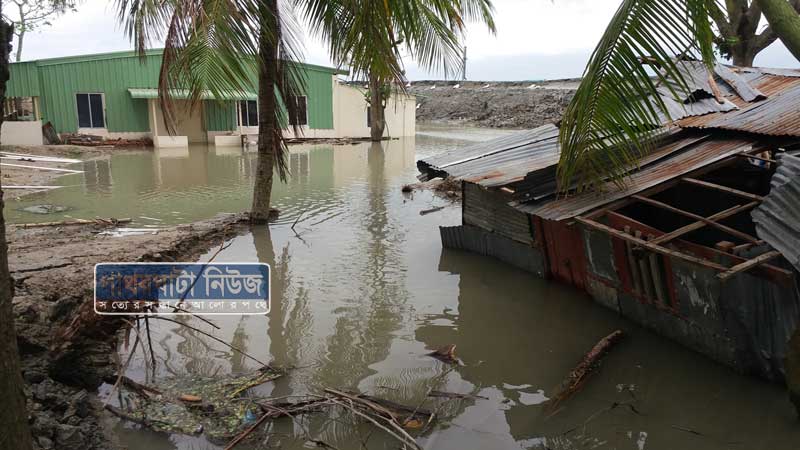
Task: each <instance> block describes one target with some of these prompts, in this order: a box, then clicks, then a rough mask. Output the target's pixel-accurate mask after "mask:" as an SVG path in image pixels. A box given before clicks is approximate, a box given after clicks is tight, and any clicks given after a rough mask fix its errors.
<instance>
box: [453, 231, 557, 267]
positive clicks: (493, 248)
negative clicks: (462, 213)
mask: <svg viewBox="0 0 800 450" xmlns="http://www.w3.org/2000/svg"><path fill="white" fill-rule="evenodd" d="M439 231H440V234H441V238H442V247H444V248H447V249H456V250H467V251H470V252H474V253H477V254H479V255H484V256H492V257H495V258H497V259H499V260H501V261H504V262H506V263H508V264H511V265H512V266H515V267H519V268H520V269H522V270H527V271H528V272H532V273H535V274H538V275H539V276H545V272H544V271H545V263H544V255H542V253H541V252H540V251H539V249H537V248H536V247H533V246H531V245H527V244H523V243H520V242H516V241H513V240H511V239H508V238H506V237H503V236H501V235H499V234H496V233H492V232H489V231H486V230H483V229H481V228H478V227H475V226H472V225H460V226H455V227H439Z"/></svg>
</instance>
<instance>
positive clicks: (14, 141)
mask: <svg viewBox="0 0 800 450" xmlns="http://www.w3.org/2000/svg"><path fill="white" fill-rule="evenodd" d="M43 143H44V142H43V138H42V122H40V121H38V120H34V121H30V122H3V127H2V130H0V144H3V145H42V144H43Z"/></svg>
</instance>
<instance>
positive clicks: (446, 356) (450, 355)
mask: <svg viewBox="0 0 800 450" xmlns="http://www.w3.org/2000/svg"><path fill="white" fill-rule="evenodd" d="M427 356H430V357H432V358H436V359H438V360H439V361H441V362H443V363H447V364H458V363H459V362H460V361H459V359H458V358H456V345H455V344H449V345H445V346H444V347H442V348H440V349H438V350H435V351H432V352H430V353H428V354H427Z"/></svg>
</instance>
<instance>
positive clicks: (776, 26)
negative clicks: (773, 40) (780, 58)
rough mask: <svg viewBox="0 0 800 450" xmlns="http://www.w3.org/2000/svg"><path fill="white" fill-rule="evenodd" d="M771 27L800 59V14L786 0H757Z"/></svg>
mask: <svg viewBox="0 0 800 450" xmlns="http://www.w3.org/2000/svg"><path fill="white" fill-rule="evenodd" d="M756 2H758V6H760V7H761V12H762V13H763V14H764V17H765V18H766V19H767V22H769V25H770V27H772V29H773V30H775V34H777V35H778V38H779V39H780V40H781V42H783V44H784V45H785V46H786V48H787V49H789V52H791V53H792V55H793V56H794V57H795V58H796V59H797V60H800V14H798V12H797V11H796V10H795V9H794V7H792V5H791V4H789V2H788V1H786V0H756Z"/></svg>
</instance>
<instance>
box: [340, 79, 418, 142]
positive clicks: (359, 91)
mask: <svg viewBox="0 0 800 450" xmlns="http://www.w3.org/2000/svg"><path fill="white" fill-rule="evenodd" d="M334 83H335V84H334V88H333V127H334V129H335V130H336V137H369V127H368V126H367V102H366V101H365V99H364V93H365V92H366V89H364V88H361V87H356V86H351V85H347V84H344V83H340V82H338V81H335V82H334ZM416 107H417V101H416V99H415V98H414V96H411V95H406V94H402V93H395V94H393V95H392V97H391V98H390V99H389V101H388V102H387V105H386V110H385V116H386V130H385V131H384V136H385V137H402V136H414V134H415V133H416Z"/></svg>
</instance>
